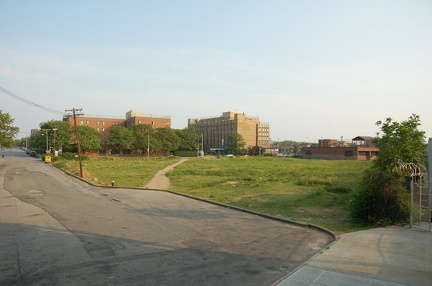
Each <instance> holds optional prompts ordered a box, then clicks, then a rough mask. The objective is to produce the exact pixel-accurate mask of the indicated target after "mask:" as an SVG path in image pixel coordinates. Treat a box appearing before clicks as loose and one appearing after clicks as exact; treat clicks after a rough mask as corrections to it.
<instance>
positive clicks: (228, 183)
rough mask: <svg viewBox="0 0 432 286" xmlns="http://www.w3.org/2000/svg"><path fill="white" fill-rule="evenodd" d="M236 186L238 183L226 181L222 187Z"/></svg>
mask: <svg viewBox="0 0 432 286" xmlns="http://www.w3.org/2000/svg"><path fill="white" fill-rule="evenodd" d="M237 184H238V182H237V181H228V182H225V183H223V184H222V185H230V186H235V185H237Z"/></svg>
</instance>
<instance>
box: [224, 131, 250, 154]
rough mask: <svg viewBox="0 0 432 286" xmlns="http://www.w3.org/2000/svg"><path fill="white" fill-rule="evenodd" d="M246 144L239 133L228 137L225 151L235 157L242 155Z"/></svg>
mask: <svg viewBox="0 0 432 286" xmlns="http://www.w3.org/2000/svg"><path fill="white" fill-rule="evenodd" d="M245 146H246V142H245V140H244V138H243V136H241V134H239V133H233V134H230V135H228V138H227V143H226V150H227V151H228V152H230V153H233V154H235V155H238V154H242V153H243V152H244V150H245Z"/></svg>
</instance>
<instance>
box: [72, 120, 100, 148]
mask: <svg viewBox="0 0 432 286" xmlns="http://www.w3.org/2000/svg"><path fill="white" fill-rule="evenodd" d="M77 127H78V136H79V139H80V143H81V145H80V147H81V150H82V151H83V152H88V151H92V150H100V149H101V141H102V134H101V133H99V131H97V130H96V129H94V128H91V127H89V126H86V125H80V126H77ZM73 137H75V136H73Z"/></svg>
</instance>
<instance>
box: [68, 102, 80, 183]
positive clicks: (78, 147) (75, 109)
mask: <svg viewBox="0 0 432 286" xmlns="http://www.w3.org/2000/svg"><path fill="white" fill-rule="evenodd" d="M68 111H72V113H73V118H74V125H75V137H76V140H77V149H78V160H79V165H80V175H81V178H83V177H84V174H83V168H82V159H81V142H80V139H79V133H78V126H77V123H76V118H77V116H80V115H84V114H83V113H77V112H78V111H79V112H81V111H82V108H80V109H78V108H72V109H66V110H65V112H68Z"/></svg>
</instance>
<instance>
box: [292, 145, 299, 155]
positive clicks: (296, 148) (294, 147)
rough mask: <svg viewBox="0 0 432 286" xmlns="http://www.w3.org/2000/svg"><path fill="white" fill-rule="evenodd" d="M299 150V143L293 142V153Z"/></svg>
mask: <svg viewBox="0 0 432 286" xmlns="http://www.w3.org/2000/svg"><path fill="white" fill-rule="evenodd" d="M299 151H300V147H299V145H298V144H297V143H294V145H293V153H294V155H297V154H298V152H299Z"/></svg>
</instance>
